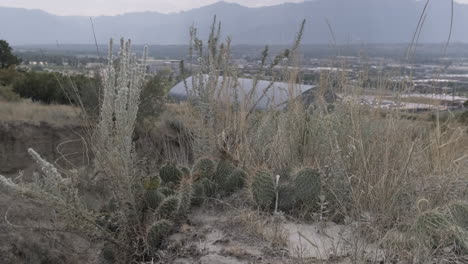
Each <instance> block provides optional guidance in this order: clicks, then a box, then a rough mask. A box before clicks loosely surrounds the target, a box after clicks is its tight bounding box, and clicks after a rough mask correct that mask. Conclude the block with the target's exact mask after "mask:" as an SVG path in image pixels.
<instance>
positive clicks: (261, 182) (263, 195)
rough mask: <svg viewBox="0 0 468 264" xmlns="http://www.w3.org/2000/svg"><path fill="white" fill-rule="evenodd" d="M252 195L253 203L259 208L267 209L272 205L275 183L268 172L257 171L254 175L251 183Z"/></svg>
mask: <svg viewBox="0 0 468 264" xmlns="http://www.w3.org/2000/svg"><path fill="white" fill-rule="evenodd" d="M252 194H253V198H254V201H255V202H256V203H257V205H258V206H260V207H263V208H267V207H270V206H271V205H272V204H273V203H274V199H275V194H276V193H275V183H274V181H273V177H272V176H271V175H270V174H269V173H268V172H265V171H259V172H257V173H256V174H255V177H254V180H253V183H252Z"/></svg>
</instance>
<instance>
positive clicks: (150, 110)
mask: <svg viewBox="0 0 468 264" xmlns="http://www.w3.org/2000/svg"><path fill="white" fill-rule="evenodd" d="M173 84H174V80H173V77H172V75H171V72H170V71H167V70H165V71H160V72H158V73H156V74H155V75H153V76H151V77H150V78H149V79H148V81H147V82H146V84H145V85H144V86H143V90H142V91H141V101H140V108H139V111H138V119H139V120H140V121H141V120H142V119H144V118H145V117H149V116H151V117H157V116H158V115H159V114H160V113H161V112H162V111H163V109H164V105H165V96H166V95H167V93H168V92H169V90H170V89H171V88H172V85H173Z"/></svg>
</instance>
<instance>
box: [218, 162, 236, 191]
mask: <svg viewBox="0 0 468 264" xmlns="http://www.w3.org/2000/svg"><path fill="white" fill-rule="evenodd" d="M235 169H236V168H235V167H234V165H232V164H231V163H230V162H229V161H227V160H220V161H219V162H218V165H217V166H216V171H215V173H214V176H213V181H214V182H215V183H216V184H218V186H220V187H221V186H223V185H224V184H225V182H226V180H227V178H228V176H229V175H231V173H232V172H233V171H234V170H235Z"/></svg>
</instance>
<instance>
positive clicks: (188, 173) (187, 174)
mask: <svg viewBox="0 0 468 264" xmlns="http://www.w3.org/2000/svg"><path fill="white" fill-rule="evenodd" d="M180 171H181V172H182V174H183V176H185V177H187V176H190V174H191V171H190V169H189V168H187V167H180Z"/></svg>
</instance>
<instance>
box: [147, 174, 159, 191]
mask: <svg viewBox="0 0 468 264" xmlns="http://www.w3.org/2000/svg"><path fill="white" fill-rule="evenodd" d="M143 186H144V188H145V190H156V189H158V188H159V186H161V177H159V176H155V177H151V178H150V179H148V180H147V181H145V182H144V183H143Z"/></svg>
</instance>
